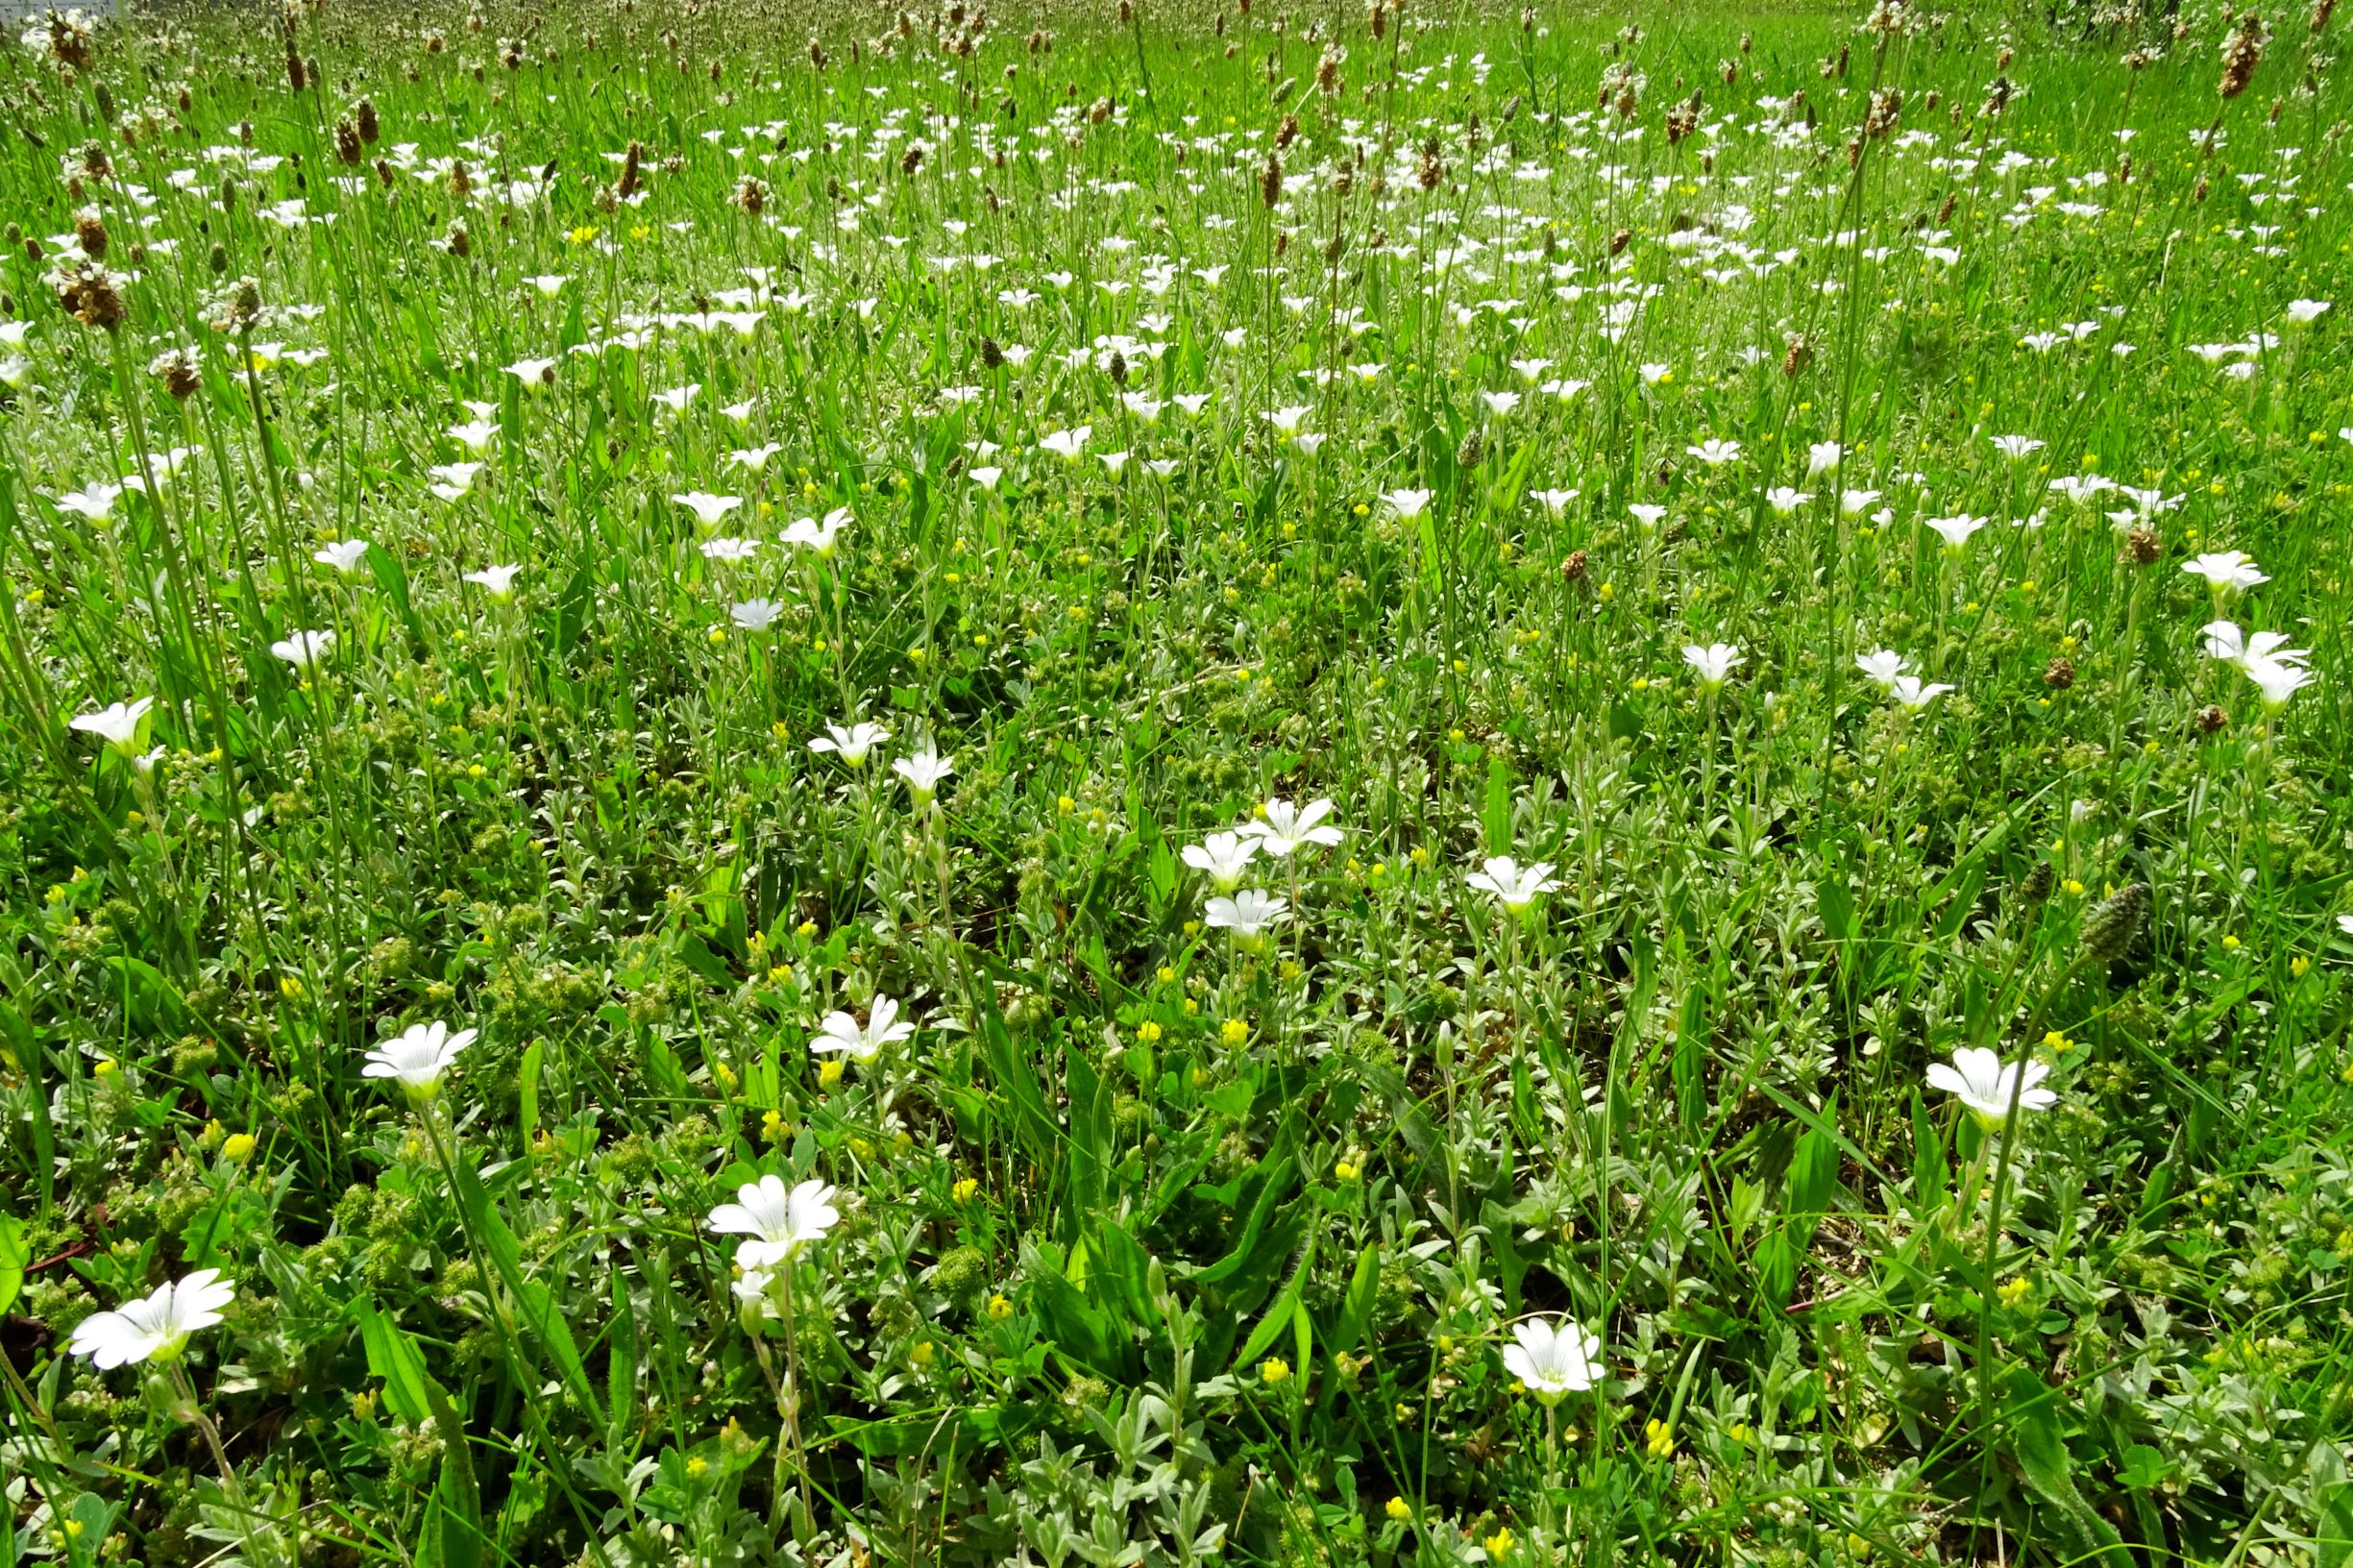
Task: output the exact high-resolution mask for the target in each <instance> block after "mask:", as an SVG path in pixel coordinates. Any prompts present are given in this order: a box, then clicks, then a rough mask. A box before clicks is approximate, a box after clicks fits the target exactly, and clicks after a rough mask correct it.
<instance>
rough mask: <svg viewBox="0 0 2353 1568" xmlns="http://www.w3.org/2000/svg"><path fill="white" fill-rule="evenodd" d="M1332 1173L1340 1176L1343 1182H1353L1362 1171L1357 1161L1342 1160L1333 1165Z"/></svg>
mask: <svg viewBox="0 0 2353 1568" xmlns="http://www.w3.org/2000/svg"><path fill="white" fill-rule="evenodd" d="M1332 1174H1333V1175H1334V1176H1336V1177H1338V1178H1339V1179H1340V1180H1341V1181H1343V1182H1353V1181H1355V1180H1356V1179H1357V1177H1358V1175H1359V1174H1360V1171H1359V1167H1358V1165H1357V1163H1356V1162H1355V1161H1353V1160H1342V1161H1340V1162H1338V1163H1337V1164H1335V1165H1333V1167H1332Z"/></svg>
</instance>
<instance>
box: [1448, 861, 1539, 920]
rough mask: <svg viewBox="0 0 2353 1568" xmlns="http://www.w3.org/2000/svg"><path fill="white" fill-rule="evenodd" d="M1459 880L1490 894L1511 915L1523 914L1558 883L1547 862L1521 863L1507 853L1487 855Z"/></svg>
mask: <svg viewBox="0 0 2353 1568" xmlns="http://www.w3.org/2000/svg"><path fill="white" fill-rule="evenodd" d="M1462 880H1463V881H1465V882H1468V883H1469V884H1470V885H1471V886H1472V887H1474V888H1477V889H1478V890H1479V891H1480V892H1482V893H1487V894H1494V896H1495V900H1496V902H1498V903H1500V904H1502V905H1503V906H1504V908H1505V909H1507V910H1508V911H1509V912H1510V913H1512V914H1514V915H1519V914H1523V913H1525V912H1526V911H1527V910H1528V909H1530V908H1531V907H1532V906H1533V905H1534V903H1535V901H1536V899H1537V898H1538V897H1540V896H1542V895H1543V894H1548V893H1551V892H1554V891H1555V890H1556V889H1557V888H1558V887H1559V886H1560V884H1559V883H1558V882H1556V881H1555V880H1554V879H1553V863H1552V862H1551V861H1549V860H1539V861H1537V862H1536V863H1535V864H1534V865H1532V866H1522V865H1521V864H1520V863H1519V862H1518V861H1516V860H1513V859H1512V858H1511V857H1510V856H1509V855H1491V856H1489V857H1488V859H1487V862H1486V864H1485V865H1483V866H1482V867H1481V868H1480V869H1479V870H1475V871H1472V872H1471V873H1469V874H1468V875H1467V876H1465V877H1463V879H1462Z"/></svg>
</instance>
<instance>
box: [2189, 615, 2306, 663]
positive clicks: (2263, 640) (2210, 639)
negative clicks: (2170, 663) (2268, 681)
mask: <svg viewBox="0 0 2353 1568" xmlns="http://www.w3.org/2000/svg"><path fill="white" fill-rule="evenodd" d="M2198 632H2199V634H2200V635H2201V636H2202V637H2203V638H2204V639H2205V649H2206V656H2207V657H2208V658H2210V659H2217V660H2219V661H2220V662H2222V663H2224V664H2228V665H2233V666H2236V667H2237V668H2239V669H2241V670H2248V671H2251V670H2252V668H2253V666H2255V665H2256V664H2259V663H2261V662H2263V661H2265V660H2269V661H2271V662H2273V663H2276V664H2289V665H2300V664H2302V663H2303V662H2304V661H2305V660H2306V659H2309V658H2311V657H2312V649H2308V648H2290V647H2288V646H2287V643H2288V633H2286V632H2284V631H2258V632H2253V633H2243V632H2242V631H2240V629H2239V626H2238V624H2237V623H2236V622H2232V621H2209V622H2208V623H2207V624H2206V625H2203V626H2200V627H2199V628H2198Z"/></svg>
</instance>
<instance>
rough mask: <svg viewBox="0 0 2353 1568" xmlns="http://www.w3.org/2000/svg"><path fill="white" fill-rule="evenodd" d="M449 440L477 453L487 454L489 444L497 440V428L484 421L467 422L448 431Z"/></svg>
mask: <svg viewBox="0 0 2353 1568" xmlns="http://www.w3.org/2000/svg"><path fill="white" fill-rule="evenodd" d="M449 436H450V439H451V440H453V441H454V442H456V443H457V444H458V445H459V446H461V447H463V448H465V449H466V450H467V451H468V452H471V453H477V454H479V453H485V452H488V451H489V450H490V443H491V442H493V441H495V440H497V439H498V438H499V428H498V427H497V426H496V425H493V424H492V423H491V422H490V421H488V420H486V419H474V420H468V421H466V422H465V423H464V424H461V425H453V426H451V427H450V429H449Z"/></svg>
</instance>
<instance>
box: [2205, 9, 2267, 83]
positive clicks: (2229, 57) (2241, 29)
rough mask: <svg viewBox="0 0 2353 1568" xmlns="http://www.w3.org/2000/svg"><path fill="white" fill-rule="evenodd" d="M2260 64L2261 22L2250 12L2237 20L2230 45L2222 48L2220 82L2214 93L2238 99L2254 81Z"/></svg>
mask: <svg viewBox="0 0 2353 1568" xmlns="http://www.w3.org/2000/svg"><path fill="white" fill-rule="evenodd" d="M2262 63H2263V18H2262V17H2261V16H2258V15H2256V14H2255V13H2254V12H2251V11H2250V12H2247V13H2246V14H2245V15H2243V16H2242V17H2240V18H2239V25H2238V27H2237V28H2236V29H2235V30H2234V31H2233V32H2232V33H2231V36H2230V41H2228V42H2227V43H2225V44H2223V45H2222V81H2221V84H2220V86H2218V88H2217V89H2216V90H2217V91H2218V92H2219V93H2220V94H2221V95H2222V96H2223V97H2225V98H2236V97H2238V96H2239V95H2240V94H2241V93H2243V92H2244V91H2246V87H2247V84H2248V83H2249V82H2252V81H2254V80H2255V67H2256V66H2258V65H2260V64H2262Z"/></svg>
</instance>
